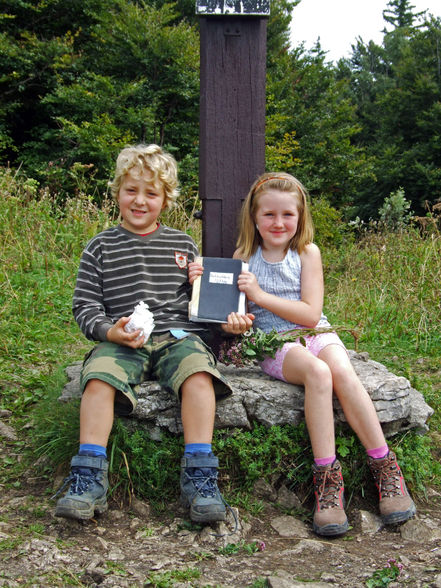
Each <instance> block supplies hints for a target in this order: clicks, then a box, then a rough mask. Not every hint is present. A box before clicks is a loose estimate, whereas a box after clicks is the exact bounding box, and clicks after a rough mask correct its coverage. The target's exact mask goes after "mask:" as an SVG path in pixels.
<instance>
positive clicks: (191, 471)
mask: <svg viewBox="0 0 441 588" xmlns="http://www.w3.org/2000/svg"><path fill="white" fill-rule="evenodd" d="M185 473H186V475H187V477H188V479H189V480H191V482H193V485H194V487H195V488H196V490H197V491H198V494H200V495H201V496H203V497H204V498H213V497H214V496H215V494H216V490H217V470H216V469H215V468H187V470H186V472H185Z"/></svg>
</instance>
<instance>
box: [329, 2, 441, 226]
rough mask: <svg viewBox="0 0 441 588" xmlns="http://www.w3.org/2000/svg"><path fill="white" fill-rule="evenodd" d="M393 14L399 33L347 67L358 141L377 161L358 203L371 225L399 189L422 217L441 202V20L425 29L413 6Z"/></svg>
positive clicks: (363, 49) (389, 17)
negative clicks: (358, 126) (427, 207)
mask: <svg viewBox="0 0 441 588" xmlns="http://www.w3.org/2000/svg"><path fill="white" fill-rule="evenodd" d="M388 7H389V8H388V10H385V11H384V14H385V18H386V21H387V23H389V24H391V25H392V26H393V27H394V28H393V29H392V30H390V31H386V30H385V33H384V39H383V46H382V47H380V46H378V45H375V44H374V43H372V42H371V43H369V44H368V45H365V44H364V43H363V42H362V41H361V40H358V42H357V44H356V46H355V47H353V54H352V58H351V59H350V60H342V61H341V62H340V63H339V75H340V77H341V78H347V79H349V80H350V87H351V93H352V97H353V100H354V101H355V103H356V104H357V116H358V119H359V121H360V123H361V126H362V129H363V130H362V132H361V133H360V135H358V136H356V137H354V141H355V142H356V144H358V145H360V146H362V147H363V148H365V149H366V152H367V153H368V155H369V156H370V157H371V158H372V161H373V162H374V165H373V173H374V178H373V179H371V180H370V181H367V182H364V183H363V184H362V186H361V188H360V190H359V191H358V193H357V195H356V198H355V202H354V204H355V207H354V213H355V214H357V215H359V216H360V217H361V218H365V219H367V218H369V217H376V216H377V214H378V210H379V208H380V207H381V205H382V204H383V202H384V199H385V198H386V197H388V196H389V195H390V194H391V193H393V192H395V191H396V190H398V189H399V188H402V189H403V190H404V193H405V195H406V198H407V199H408V200H410V201H411V205H412V209H413V210H414V211H415V212H416V213H418V214H423V213H424V206H425V202H426V201H428V202H431V203H434V202H436V201H437V200H439V199H440V197H441V188H440V183H439V181H440V179H441V178H440V176H441V173H440V168H441V157H440V155H441V153H440V148H439V142H440V141H439V137H440V135H439V131H440V125H439V122H438V121H439V118H438V117H439V112H440V108H439V105H440V95H441V76H440V57H439V55H440V40H441V37H440V35H441V27H440V21H439V19H434V18H430V19H425V20H424V21H423V22H420V23H418V22H417V21H418V19H421V17H422V16H423V13H418V14H414V13H413V12H412V8H413V7H412V6H411V5H410V4H409V2H408V1H407V0H392V1H391V2H389V3H388Z"/></svg>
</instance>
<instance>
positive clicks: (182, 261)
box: [175, 251, 188, 269]
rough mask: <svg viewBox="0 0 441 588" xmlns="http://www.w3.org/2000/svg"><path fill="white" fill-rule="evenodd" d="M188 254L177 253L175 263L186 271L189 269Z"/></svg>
mask: <svg viewBox="0 0 441 588" xmlns="http://www.w3.org/2000/svg"><path fill="white" fill-rule="evenodd" d="M187 261H188V254H187V253H181V252H180V251H175V263H176V265H177V266H178V268H179V269H185V268H186V267H187Z"/></svg>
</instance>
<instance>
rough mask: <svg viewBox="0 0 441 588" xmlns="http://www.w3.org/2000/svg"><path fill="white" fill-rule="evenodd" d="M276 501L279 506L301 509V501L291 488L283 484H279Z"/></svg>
mask: <svg viewBox="0 0 441 588" xmlns="http://www.w3.org/2000/svg"><path fill="white" fill-rule="evenodd" d="M277 502H278V504H280V506H281V507H283V508H287V509H289V510H291V509H294V508H296V509H299V510H300V509H301V508H302V503H301V502H300V500H299V499H298V498H297V496H296V495H295V494H294V492H291V490H288V488H287V487H286V486H285V485H282V486H280V488H279V491H278V492H277Z"/></svg>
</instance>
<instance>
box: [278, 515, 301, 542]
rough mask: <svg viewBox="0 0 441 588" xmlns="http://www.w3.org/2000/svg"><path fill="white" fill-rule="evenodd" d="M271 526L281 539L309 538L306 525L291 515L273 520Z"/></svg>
mask: <svg viewBox="0 0 441 588" xmlns="http://www.w3.org/2000/svg"><path fill="white" fill-rule="evenodd" d="M271 526H272V528H273V529H274V530H275V531H277V533H278V534H279V535H280V536H281V537H309V532H308V527H307V526H306V525H305V523H303V522H302V521H300V520H299V519H296V518H294V517H292V516H289V515H286V516H280V517H276V518H274V519H272V521H271Z"/></svg>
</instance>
